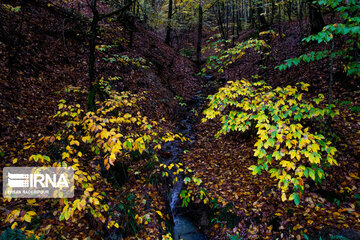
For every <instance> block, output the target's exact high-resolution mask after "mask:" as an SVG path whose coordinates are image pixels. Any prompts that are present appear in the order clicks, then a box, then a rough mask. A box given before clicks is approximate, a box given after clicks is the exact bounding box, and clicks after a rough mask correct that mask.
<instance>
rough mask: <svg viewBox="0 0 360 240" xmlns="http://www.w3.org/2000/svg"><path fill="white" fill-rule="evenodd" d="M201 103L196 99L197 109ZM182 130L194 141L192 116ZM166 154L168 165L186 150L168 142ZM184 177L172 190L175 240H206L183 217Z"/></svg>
mask: <svg viewBox="0 0 360 240" xmlns="http://www.w3.org/2000/svg"><path fill="white" fill-rule="evenodd" d="M199 103H200V100H199V97H197V98H196V99H195V105H196V106H194V107H195V109H196V108H197V107H198V105H199ZM181 125H182V127H181V129H179V132H180V133H182V134H183V135H185V136H186V137H188V138H190V140H191V141H194V134H193V132H192V130H191V128H192V123H191V119H190V116H189V115H188V116H186V118H185V119H184V120H182V121H181ZM162 149H163V150H165V151H166V152H169V153H171V157H170V158H168V159H163V162H164V163H165V164H167V165H169V164H171V163H173V162H177V160H178V156H179V155H180V154H181V153H183V151H184V150H185V149H182V148H181V145H180V141H174V142H167V143H166V144H165V145H164V146H163V148H162ZM183 184H184V182H183V176H181V175H180V176H178V181H177V182H175V183H174V184H173V187H172V189H171V190H170V193H171V195H170V197H169V203H170V210H171V214H172V217H173V220H174V231H173V238H174V239H175V240H180V239H183V240H205V239H206V238H205V236H204V234H202V233H201V231H200V230H199V228H198V227H197V226H196V225H195V224H194V223H193V222H192V221H191V220H190V219H189V218H187V217H186V216H182V212H183V209H182V208H181V207H178V206H179V201H181V200H180V199H179V194H180V192H181V189H182V187H183Z"/></svg>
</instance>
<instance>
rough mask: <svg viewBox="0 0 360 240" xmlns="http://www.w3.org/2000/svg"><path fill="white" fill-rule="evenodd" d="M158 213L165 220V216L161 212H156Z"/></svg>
mask: <svg viewBox="0 0 360 240" xmlns="http://www.w3.org/2000/svg"><path fill="white" fill-rule="evenodd" d="M156 213H157V214H159V216H160V217H161V218H164V216H163V214H162V213H161V212H160V211H156Z"/></svg>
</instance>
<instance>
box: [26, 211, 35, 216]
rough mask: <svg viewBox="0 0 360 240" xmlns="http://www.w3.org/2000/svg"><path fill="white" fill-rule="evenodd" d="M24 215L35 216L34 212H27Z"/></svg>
mask: <svg viewBox="0 0 360 240" xmlns="http://www.w3.org/2000/svg"><path fill="white" fill-rule="evenodd" d="M26 214H28V215H30V216H35V215H36V212H34V211H29V212H27V213H26Z"/></svg>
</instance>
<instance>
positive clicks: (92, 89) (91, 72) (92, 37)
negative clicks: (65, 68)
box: [87, 0, 100, 111]
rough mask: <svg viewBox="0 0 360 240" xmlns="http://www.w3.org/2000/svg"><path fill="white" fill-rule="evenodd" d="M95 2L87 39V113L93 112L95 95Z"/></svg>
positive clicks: (96, 30) (96, 29) (98, 18)
mask: <svg viewBox="0 0 360 240" xmlns="http://www.w3.org/2000/svg"><path fill="white" fill-rule="evenodd" d="M96 4H97V0H92V1H91V11H92V13H93V19H92V21H91V24H90V39H89V84H90V86H89V96H88V102H87V105H88V106H87V107H88V111H94V110H95V94H96V88H97V87H96V77H95V71H96V70H95V46H96V37H97V34H98V23H99V21H100V16H99V12H98V10H97V6H96Z"/></svg>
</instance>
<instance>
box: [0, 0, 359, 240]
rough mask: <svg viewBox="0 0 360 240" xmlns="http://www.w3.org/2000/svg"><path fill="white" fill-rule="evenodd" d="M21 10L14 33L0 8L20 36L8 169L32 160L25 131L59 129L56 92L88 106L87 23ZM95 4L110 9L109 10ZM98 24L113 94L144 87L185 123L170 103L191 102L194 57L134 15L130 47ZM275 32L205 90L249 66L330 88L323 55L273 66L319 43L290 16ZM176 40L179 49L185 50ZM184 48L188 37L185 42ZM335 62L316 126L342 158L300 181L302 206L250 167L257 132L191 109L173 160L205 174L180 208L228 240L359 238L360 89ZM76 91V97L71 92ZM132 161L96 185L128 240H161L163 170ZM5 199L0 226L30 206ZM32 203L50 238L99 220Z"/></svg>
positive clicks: (6, 147)
mask: <svg viewBox="0 0 360 240" xmlns="http://www.w3.org/2000/svg"><path fill="white" fill-rule="evenodd" d="M25 6H26V7H25V9H24V11H25V15H24V21H23V27H22V29H21V31H20V30H19V29H18V28H17V27H18V26H19V24H18V23H20V22H21V21H22V19H21V18H20V16H19V15H11V14H5V13H4V12H1V16H0V21H1V22H2V23H4V25H3V26H4V27H3V29H4V31H5V32H6V34H8V36H10V37H11V40H12V41H14V42H16V43H17V45H16V46H13V48H14V49H13V50H14V55H13V60H14V61H13V63H12V64H13V65H12V67H13V70H14V72H13V73H12V76H9V69H8V68H9V66H8V65H7V64H8V49H7V46H6V44H4V43H3V41H1V42H0V69H1V71H0V88H1V92H0V107H1V109H0V110H1V115H0V137H1V138H0V152H1V156H0V159H1V167H5V166H10V165H13V159H14V158H18V159H19V160H18V162H17V164H18V166H22V164H23V163H24V162H25V161H26V159H27V158H28V157H29V156H28V155H27V153H26V151H24V150H23V147H24V143H25V142H27V141H28V138H32V139H37V138H40V137H42V136H46V135H49V134H53V133H56V132H57V131H58V130H59V127H60V123H59V122H57V121H55V120H54V119H53V118H50V116H52V115H53V114H54V113H55V112H56V110H57V104H58V101H59V100H60V99H66V100H67V101H68V102H80V103H81V105H82V106H84V105H85V102H86V96H87V87H88V76H87V54H88V53H87V51H88V50H87V42H86V31H87V28H86V27H88V24H89V22H88V21H86V20H84V22H82V25H81V26H79V25H76V23H75V22H72V21H69V20H66V21H65V20H64V17H63V16H61V15H59V14H57V13H55V12H53V11H50V10H49V9H48V8H47V7H46V6H43V5H36V4H35V5H32V4H28V5H25ZM101 10H102V11H106V8H105V9H101ZM1 11H3V10H1ZM45 23H46V24H45ZM101 28H102V33H101V37H99V39H98V44H99V45H100V46H101V45H117V47H116V48H112V49H109V50H108V51H105V52H104V51H101V50H98V51H97V53H96V54H97V58H98V59H99V61H98V63H97V66H96V67H97V74H98V76H102V77H104V78H106V77H110V76H120V77H121V78H122V79H121V81H118V82H117V84H116V85H115V86H114V87H116V89H117V90H118V91H122V90H130V91H132V92H142V91H148V94H147V101H145V102H143V103H142V104H143V106H142V108H143V109H144V111H145V112H146V115H147V116H149V117H151V118H153V119H154V120H160V119H161V118H163V117H165V118H167V119H170V121H169V122H168V123H167V124H166V125H164V128H167V129H170V130H175V125H176V120H178V119H184V115H186V114H185V113H184V111H180V110H179V109H181V107H180V106H179V101H177V100H176V99H180V97H181V98H183V99H184V100H182V101H183V102H186V101H188V100H190V99H191V98H192V97H193V96H194V95H195V93H196V92H198V90H199V89H200V85H201V84H202V82H201V80H199V79H197V78H195V77H194V75H195V74H196V72H197V70H196V68H195V66H194V64H193V63H192V62H191V61H190V60H188V59H186V58H184V57H182V56H181V55H180V54H179V53H177V52H176V51H175V50H174V49H172V48H170V47H168V46H166V45H164V44H163V43H162V42H163V40H162V38H161V37H159V36H158V34H157V33H154V32H152V31H151V30H150V29H147V28H146V27H144V26H142V25H141V24H140V23H136V31H135V32H134V43H133V47H128V37H129V36H128V32H127V31H126V29H124V26H123V25H122V24H121V23H119V22H103V23H102V24H101ZM277 28H278V29H281V33H282V34H284V36H283V37H281V38H280V37H276V38H271V37H269V38H268V39H266V40H268V41H269V43H270V45H271V47H272V48H271V50H270V51H271V55H270V57H269V58H266V59H261V58H259V56H258V55H256V54H254V53H252V52H251V51H250V52H249V53H248V55H247V56H245V57H244V58H242V59H241V60H239V61H237V62H236V63H234V64H233V65H231V66H230V67H229V69H228V70H226V71H225V74H224V75H221V76H220V75H215V74H214V76H215V78H214V81H207V82H204V84H203V88H202V95H203V96H204V98H205V97H206V96H207V95H208V94H211V93H214V92H215V91H216V90H217V88H219V87H221V86H223V84H224V82H225V81H226V80H231V79H238V78H242V77H250V76H251V75H254V74H259V75H260V76H262V77H265V78H266V79H267V80H268V81H269V83H270V84H271V85H274V86H284V85H287V84H294V83H296V82H298V81H304V82H308V83H311V84H312V86H311V88H310V93H309V95H308V96H307V97H308V98H311V96H312V95H314V94H315V93H316V94H317V93H320V92H321V93H326V92H327V88H326V82H327V67H328V63H327V62H326V61H321V62H320V63H319V64H310V65H301V66H300V67H299V68H298V69H292V70H289V71H285V72H279V71H277V70H274V67H275V66H276V65H278V64H280V63H281V62H282V61H283V60H285V59H287V58H290V57H294V56H297V55H298V54H299V53H302V51H303V50H304V49H305V48H306V49H316V46H303V45H302V44H301V42H300V39H301V36H300V33H299V27H298V25H297V23H294V22H293V23H286V24H282V25H280V26H277ZM14 29H15V30H14ZM14 31H15V32H16V31H19V32H18V33H14ZM254 34H256V33H254V31H247V32H244V33H243V34H242V35H241V36H240V38H239V40H244V39H247V38H248V37H249V36H251V35H254ZM12 38H13V39H12ZM115 41H117V42H116V43H115ZM337 44H341V43H337ZM177 47H178V48H179V49H181V46H177ZM186 47H188V46H185V44H184V47H183V48H186ZM115 54H118V55H127V56H129V57H130V58H139V57H142V58H144V59H146V62H147V63H148V67H149V68H147V69H143V68H139V67H136V66H135V67H134V66H133V65H131V64H126V63H123V64H118V65H116V64H113V63H111V61H105V60H103V58H106V59H109V58H111V57H112V56H114V55H115ZM150 63H151V64H150ZM335 67H336V69H335V72H336V75H335V89H334V92H335V95H336V97H335V98H336V99H338V103H337V106H339V109H340V115H338V116H336V117H335V119H334V120H333V122H332V128H331V129H322V128H323V127H322V126H318V128H319V131H320V130H322V131H325V130H326V131H330V133H331V134H330V137H331V138H333V142H334V144H335V145H336V147H337V149H338V150H339V152H338V153H337V159H338V162H339V166H338V167H332V168H331V169H326V172H327V176H326V180H325V181H324V182H323V183H321V184H319V185H315V184H313V183H311V182H306V189H305V194H304V195H303V196H302V198H301V203H300V205H299V206H298V207H296V206H295V205H294V204H293V203H292V202H282V201H281V197H280V192H279V191H278V189H277V186H276V182H275V181H272V180H271V179H270V178H269V176H268V175H267V174H266V173H265V174H263V175H261V176H253V175H251V171H250V170H249V169H248V167H249V166H250V165H252V164H254V163H255V162H256V159H255V158H254V157H253V145H254V143H255V138H254V135H253V134H252V133H245V134H240V133H233V134H230V135H227V136H226V137H221V138H219V139H215V138H214V134H215V133H216V132H217V130H219V127H220V126H219V125H218V124H216V123H215V122H211V121H209V122H207V123H201V118H202V117H203V116H202V113H201V112H202V110H203V109H204V108H205V105H203V106H201V107H200V108H199V109H194V112H197V117H196V118H195V121H196V124H195V127H194V130H193V131H194V132H195V142H194V143H193V145H189V146H188V147H189V152H188V153H186V154H184V155H183V156H182V158H181V161H182V163H183V164H185V166H187V167H189V168H191V169H192V170H193V174H194V175H195V176H196V177H199V178H201V179H202V183H201V184H200V186H193V185H190V186H189V188H190V189H192V190H193V191H194V193H193V196H194V198H193V200H192V202H193V203H192V204H190V207H193V208H194V207H195V208H197V209H190V210H188V211H189V212H196V211H197V213H199V211H200V212H201V211H205V215H206V217H205V220H204V221H203V224H205V225H204V226H203V227H204V228H203V229H205V230H204V231H205V233H206V235H207V237H208V239H227V238H228V236H229V235H228V234H230V235H236V234H239V236H241V237H245V238H250V239H276V238H284V239H292V238H294V239H300V238H302V237H303V235H302V233H305V234H307V235H309V236H313V237H314V238H315V239H318V236H320V235H322V236H328V235H329V234H333V235H344V236H347V237H348V238H352V239H357V237H358V236H359V235H356V233H355V232H354V230H356V231H360V222H359V219H360V211H359V208H360V206H359V198H356V196H359V193H360V189H359V188H360V175H359V167H360V166H359V152H360V140H359V139H360V116H359V110H358V109H357V108H356V107H358V106H359V105H360V94H359V86H358V82H356V81H355V80H352V79H349V78H347V77H346V76H345V75H344V74H343V73H342V71H341V68H342V66H341V65H340V64H337V65H336V66H335ZM70 90H71V91H70ZM73 90H75V91H77V93H76V94H74V93H73ZM176 96H178V98H176ZM204 104H206V101H204ZM189 110H191V109H189ZM189 114H190V113H189ZM164 154H166V153H164ZM15 165H16V164H15ZM128 167H129V173H128V175H129V178H128V181H127V182H126V183H125V184H124V185H123V186H122V187H121V188H114V186H113V185H112V184H115V183H112V182H110V183H107V185H103V186H100V184H101V183H99V188H100V187H105V188H107V194H108V195H109V197H110V196H111V199H113V201H112V202H111V203H109V205H111V206H112V207H115V206H116V207H118V208H120V210H123V211H124V215H123V216H121V217H119V216H118V218H117V219H118V221H119V224H122V225H123V226H125V227H126V229H128V231H129V233H128V235H129V236H128V239H136V237H135V236H134V234H133V232H132V231H133V228H134V227H135V228H136V231H137V237H139V238H140V239H158V238H160V237H161V235H165V234H166V233H167V232H169V231H171V226H170V225H169V220H170V218H171V216H170V214H169V212H168V206H167V204H168V203H167V189H168V182H167V181H165V180H157V178H156V177H154V174H155V175H156V174H159V175H160V173H159V172H153V169H152V168H151V166H148V161H146V160H144V159H143V160H139V161H134V162H131V163H130V164H129V166H128ZM159 179H161V178H159ZM201 188H203V189H205V190H206V191H207V194H208V196H209V197H208V198H207V199H206V202H207V203H206V204H205V206H204V205H203V204H202V202H203V200H204V198H203V199H200V196H201V193H200V189H201ZM356 194H358V195H356ZM211 198H213V200H212V199H211ZM114 199H116V200H114ZM3 200H4V199H2V204H1V221H2V222H3V223H4V219H5V215H7V214H8V213H9V212H10V210H12V209H13V208H14V207H16V206H20V207H21V208H22V209H25V208H26V206H29V205H30V206H32V204H34V203H29V202H27V201H26V200H23V201H21V200H20V201H17V202H16V203H8V202H5V201H3ZM59 204H62V203H59ZM125 205H126V206H129V208H126V206H125ZM207 206H210V207H212V209H209V208H208V207H207ZM36 207H37V208H38V209H43V211H44V215H43V216H44V218H43V219H40V220H39V222H38V223H37V224H39V225H40V226H42V227H44V228H45V229H46V226H48V225H53V226H57V227H58V228H57V231H58V232H56V231H50V228H48V229H47V230H46V232H45V233H46V234H47V235H48V236H49V237H56V236H58V235H56V234H58V233H61V232H62V233H63V234H64V235H63V238H64V239H69V238H75V237H77V238H79V239H84V238H85V237H86V236H87V235H88V234H89V232H96V230H97V228H99V229H101V228H102V226H99V225H96V224H97V223H94V222H93V221H92V217H91V216H85V217H84V218H82V219H81V220H80V221H79V222H72V223H69V224H66V223H64V222H61V223H60V222H59V220H58V218H56V219H54V218H52V217H51V216H50V215H49V213H48V212H47V213H46V211H47V208H49V207H51V205H50V206H49V205H47V204H40V205H37V206H36ZM224 209H226V211H225V210H224ZM184 211H186V210H184ZM200 214H202V213H200ZM199 219H200V218H199ZM200 225H201V224H200ZM6 227H9V225H8V224H5V223H4V224H2V228H1V230H4V229H5V228H6ZM64 229H66V231H65V230H64ZM108 234H111V233H108ZM316 237H317V238H316Z"/></svg>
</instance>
